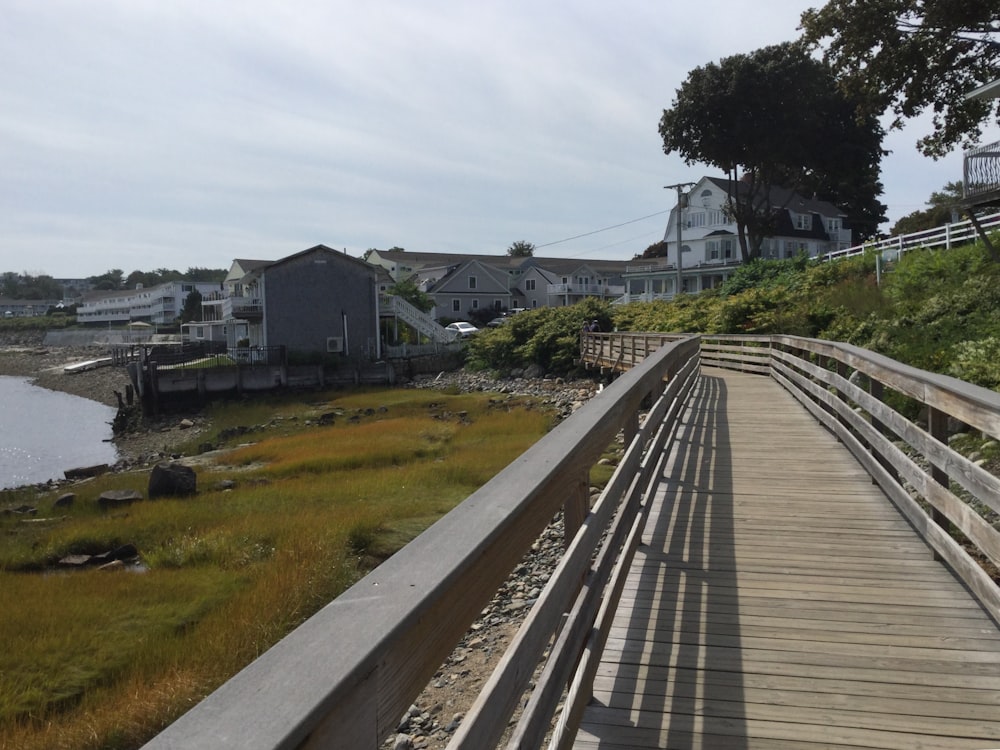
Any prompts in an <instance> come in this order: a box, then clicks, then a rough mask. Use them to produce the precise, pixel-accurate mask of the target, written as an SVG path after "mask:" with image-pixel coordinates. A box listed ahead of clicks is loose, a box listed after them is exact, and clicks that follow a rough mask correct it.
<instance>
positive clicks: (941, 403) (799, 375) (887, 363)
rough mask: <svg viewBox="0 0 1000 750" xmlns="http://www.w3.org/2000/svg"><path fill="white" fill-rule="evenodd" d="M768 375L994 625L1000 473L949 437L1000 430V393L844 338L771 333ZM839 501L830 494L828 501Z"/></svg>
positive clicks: (999, 610)
mask: <svg viewBox="0 0 1000 750" xmlns="http://www.w3.org/2000/svg"><path fill="white" fill-rule="evenodd" d="M771 375H772V377H774V378H775V380H777V381H778V382H779V383H781V384H782V385H784V386H785V387H786V388H787V389H788V390H789V391H790V392H791V393H792V395H793V396H795V398H796V399H798V400H799V401H800V402H801V403H802V405H803V406H805V407H806V408H807V409H808V410H809V411H810V412H811V413H812V414H813V415H814V416H815V417H816V418H817V419H818V420H819V421H820V422H822V423H823V424H824V425H825V426H826V427H827V428H829V429H830V430H831V431H832V432H833V433H834V434H835V435H836V436H837V438H838V439H839V440H840V441H841V442H842V443H843V444H844V445H845V446H846V447H847V448H848V449H849V450H850V451H851V452H852V453H853V454H854V455H855V457H856V458H857V459H858V461H859V462H860V463H861V464H862V465H863V466H864V467H865V468H866V469H867V470H868V472H869V473H870V474H871V475H872V478H873V480H874V481H875V482H877V483H878V485H879V486H880V487H881V488H882V490H883V491H884V492H885V494H886V495H887V496H888V498H889V499H890V500H891V501H892V502H893V503H894V504H895V505H896V506H897V507H898V508H899V510H900V511H901V512H902V513H903V515H904V516H906V518H907V519H908V520H909V522H910V524H911V525H912V526H913V527H914V528H915V529H916V530H917V531H918V532H919V533H920V535H921V536H923V537H924V539H925V540H926V541H927V543H928V544H929V545H930V546H931V547H932V548H933V549H934V551H935V553H936V554H937V555H938V556H939V557H940V558H941V559H942V560H943V561H944V562H945V563H946V564H947V565H948V566H949V567H950V568H951V569H952V571H953V572H954V573H955V574H956V575H957V576H958V577H959V578H960V579H961V580H962V581H963V582H964V583H965V584H966V586H968V588H969V590H970V591H972V592H973V594H975V596H976V597H977V598H978V599H979V601H980V602H981V603H982V605H983V607H984V608H985V609H986V611H987V612H989V613H990V616H991V617H993V619H994V620H996V621H997V622H998V623H1000V588H998V586H997V582H996V581H994V580H993V578H992V577H991V575H990V574H989V573H988V572H986V569H984V565H985V566H991V565H992V566H995V567H1000V531H998V530H997V527H996V526H997V520H998V518H1000V516H998V515H997V514H1000V479H998V478H997V477H996V476H994V475H993V474H990V473H989V472H987V471H986V470H985V469H983V468H982V467H981V466H979V465H978V464H977V463H975V462H974V461H972V460H970V459H968V458H966V457H965V456H963V455H961V454H960V453H958V452H957V451H955V450H953V449H952V448H951V446H950V445H949V436H950V434H951V432H952V431H953V430H955V431H958V430H961V431H968V430H971V431H977V432H979V433H982V434H983V435H984V436H987V437H986V438H985V439H988V438H990V437H992V438H993V439H997V438H1000V394H998V393H996V392H995V391H991V390H988V389H986V388H980V387H979V386H975V385H970V384H969V383H965V382H963V381H961V380H956V379H955V378H951V377H947V376H945V375H936V374H934V373H930V372H926V371H924V370H918V369H917V368H914V367H909V366H907V365H904V364H901V363H899V362H896V361H895V360H892V359H889V358H888V357H883V356H881V355H878V354H874V353H872V352H869V351H867V350H865V349H861V348H858V347H855V346H851V345H849V344H841V343H837V342H831V341H818V340H815V339H804V338H797V337H794V336H772V337H771ZM833 500H834V501H835V499H833Z"/></svg>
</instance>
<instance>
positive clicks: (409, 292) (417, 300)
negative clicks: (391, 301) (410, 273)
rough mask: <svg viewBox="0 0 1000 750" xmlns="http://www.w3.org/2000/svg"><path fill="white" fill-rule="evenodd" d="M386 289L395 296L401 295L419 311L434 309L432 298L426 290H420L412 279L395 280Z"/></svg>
mask: <svg viewBox="0 0 1000 750" xmlns="http://www.w3.org/2000/svg"><path fill="white" fill-rule="evenodd" d="M386 291H387V292H388V293H389V294H391V295H393V296H395V297H402V298H403V299H405V300H406V301H407V302H409V303H410V304H411V305H413V306H414V307H415V308H417V309H418V310H420V311H421V312H430V311H431V310H432V309H434V300H432V299H431V298H430V295H428V294H427V293H426V292H422V291H421V290H420V288H419V287H418V286H417V282H415V281H414V280H413V279H404V280H403V281H397V282H396V283H395V284H393V285H392V286H391V287H389V288H388V289H387V290H386Z"/></svg>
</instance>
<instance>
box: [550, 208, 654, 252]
mask: <svg viewBox="0 0 1000 750" xmlns="http://www.w3.org/2000/svg"><path fill="white" fill-rule="evenodd" d="M671 210H672V209H669V208H668V209H666V210H664V211H657V212H656V213H655V214H649V216H640V217H639V218H638V219H632V220H630V221H623V222H622V223H621V224H615V225H614V226H611V227H604V228H603V229H595V230H594V231H592V232H584V233H583V234H578V235H576V236H575V237H567V238H566V239H564V240H556V241H555V242H546V243H545V244H544V245H535V249H536V250H537V249H539V248H542V247H551V246H552V245H559V244H561V243H563V242H569V241H570V240H578V239H580V238H581V237H590V236H591V235H592V234H600V233H601V232H607V231H608V230H609V229H618V228H619V227H625V226H628V225H629V224H635V223H636V222H639V221H645V220H646V219H652V218H653V217H654V216H661V215H662V214H668V213H670V211H671Z"/></svg>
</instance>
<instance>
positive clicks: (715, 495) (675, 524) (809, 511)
mask: <svg viewBox="0 0 1000 750" xmlns="http://www.w3.org/2000/svg"><path fill="white" fill-rule="evenodd" d="M702 373H703V374H702V379H701V384H700V385H699V391H698V393H697V395H696V396H695V397H694V399H693V410H692V411H691V412H690V413H689V414H688V415H687V417H686V418H685V422H684V426H683V428H682V432H681V434H680V435H679V440H678V441H677V445H676V447H675V448H674V450H673V452H672V454H671V455H670V457H669V461H668V462H667V464H666V468H665V476H664V480H663V482H662V483H661V484H660V486H659V489H658V490H657V492H656V496H655V498H654V499H653V501H652V503H651V510H650V515H649V518H648V520H647V524H646V531H645V533H644V535H643V542H644V546H642V547H640V549H639V551H638V553H637V554H636V558H635V562H634V563H633V566H632V570H631V573H630V577H629V581H628V584H627V588H626V591H625V594H624V596H623V598H622V602H621V606H620V607H619V610H618V616H617V620H616V622H615V625H614V627H613V630H612V632H611V634H610V637H609V640H608V645H607V648H606V650H605V653H604V659H603V661H602V664H601V667H600V670H599V673H598V676H597V679H596V681H595V685H594V698H593V700H592V701H591V704H590V706H589V707H588V708H587V711H586V714H585V716H584V719H583V724H582V726H581V728H580V731H579V733H578V736H577V740H576V744H575V747H576V748H580V749H581V750H591V749H592V748H615V749H616V750H618V749H620V750H625V749H626V748H628V749H630V750H634V749H637V748H706V749H708V748H712V749H715V748H719V749H722V750H728V749H730V748H746V749H748V750H757V749H758V748H759V749H761V750H764V749H766V750H784V749H785V748H807V749H810V750H811V749H815V748H925V749H926V748H975V749H977V750H983V749H985V748H1000V632H998V629H997V627H996V625H995V624H994V623H993V621H992V620H991V619H990V618H989V617H987V615H986V614H985V613H984V612H983V610H982V609H981V608H980V607H979V606H978V604H977V603H976V602H975V601H974V600H973V598H972V597H971V596H970V595H969V594H968V593H967V591H966V589H965V588H964V587H963V586H962V585H961V584H960V583H958V582H957V581H956V579H954V578H953V577H952V576H951V574H950V573H949V572H948V571H947V570H946V569H945V568H944V567H943V566H942V565H941V564H940V563H938V562H935V561H934V559H933V556H932V554H931V553H930V552H929V550H928V548H927V547H926V546H925V545H924V543H923V542H922V541H921V540H920V539H919V537H918V536H917V535H916V534H915V533H914V532H913V531H912V530H911V528H910V527H909V526H908V525H907V523H906V522H905V521H904V520H903V519H902V517H901V516H900V515H899V514H898V513H897V512H896V511H895V509H894V508H893V506H892V505H891V504H890V503H889V502H888V500H887V499H886V498H885V496H884V495H883V494H882V493H881V491H880V490H879V489H878V488H877V487H876V486H874V485H873V484H872V483H871V480H870V478H869V476H868V475H867V474H866V473H865V472H864V471H863V470H862V469H861V467H860V466H859V465H858V464H857V462H856V461H855V460H854V459H853V458H852V457H851V455H850V454H849V453H848V452H847V451H846V450H845V449H844V448H843V447H842V446H840V445H839V444H838V443H837V441H836V439H835V438H834V437H833V436H832V435H831V434H830V433H829V432H827V431H826V430H824V429H823V428H822V427H820V426H819V425H818V424H817V423H816V421H815V420H814V419H813V418H812V417H811V416H810V415H809V414H808V412H807V411H806V410H805V409H803V408H802V407H801V406H800V405H799V404H798V403H797V402H796V401H795V400H794V399H793V398H792V397H791V396H790V395H788V394H787V393H786V392H785V391H784V390H783V389H782V388H781V386H779V385H778V384H776V383H775V382H774V381H773V380H771V379H770V378H766V377H759V376H753V375H743V374H737V373H729V372H724V371H720V370H710V369H704V370H703V371H702Z"/></svg>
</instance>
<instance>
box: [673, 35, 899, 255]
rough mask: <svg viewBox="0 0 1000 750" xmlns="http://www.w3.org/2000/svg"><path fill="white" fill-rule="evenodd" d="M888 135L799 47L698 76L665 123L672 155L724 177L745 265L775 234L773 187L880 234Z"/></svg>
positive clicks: (730, 60)
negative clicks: (843, 212) (831, 207)
mask: <svg viewBox="0 0 1000 750" xmlns="http://www.w3.org/2000/svg"><path fill="white" fill-rule="evenodd" d="M790 92H793V93H794V96H793V97H792V99H790ZM790 101H794V106H790V105H789V102H790ZM883 135H884V132H883V130H882V128H881V126H880V125H879V124H878V120H877V119H876V118H875V117H873V116H868V117H862V118H858V117H857V116H856V106H855V105H854V104H853V103H852V102H851V101H850V100H849V99H848V98H846V97H845V96H844V95H843V93H841V91H840V90H839V88H838V87H837V86H836V82H835V80H834V78H833V75H832V73H831V72H830V69H829V68H828V67H827V66H826V65H824V64H823V63H822V62H820V61H818V60H815V59H813V58H812V57H810V56H809V54H808V52H807V51H806V49H805V47H804V46H803V45H801V44H795V43H785V44H780V45H774V46H770V47H764V48H762V49H759V50H756V51H755V52H751V53H749V54H740V55H734V56H732V57H727V58H723V59H722V60H721V61H720V62H719V63H709V64H708V65H705V66H703V67H700V68H696V69H695V70H693V71H691V72H690V73H689V74H688V77H687V79H686V80H685V81H684V83H683V84H682V85H681V87H680V88H679V89H678V90H677V95H676V98H675V99H674V102H673V104H672V106H671V108H670V109H667V110H664V112H663V117H662V118H661V120H660V136H661V137H662V138H663V150H664V152H665V153H667V154H670V153H677V154H679V155H680V156H681V157H683V158H684V160H685V162H686V163H687V164H694V163H696V162H697V163H703V164H710V165H712V166H714V167H717V168H719V169H722V170H724V171H725V172H726V175H727V176H728V178H729V207H728V208H729V212H730V215H731V218H732V219H733V221H734V222H735V223H736V225H737V233H738V236H739V242H740V251H741V253H742V255H743V260H744V261H749V260H751V259H753V258H757V257H759V256H760V247H761V243H762V242H763V240H764V239H765V238H766V237H768V236H770V235H772V234H773V231H774V229H775V226H776V219H777V214H776V212H775V200H774V196H773V195H772V190H771V189H772V188H773V187H784V188H788V189H789V190H792V191H798V192H803V193H805V194H807V195H812V194H816V197H818V198H821V199H823V200H827V201H830V202H832V203H834V204H837V205H839V206H843V207H845V208H850V209H851V210H852V214H853V215H852V218H855V219H856V220H860V221H863V222H866V223H868V224H873V225H875V226H877V224H878V222H879V221H881V220H882V213H883V212H884V210H885V207H884V206H883V205H882V204H881V203H879V202H878V200H877V196H878V195H879V194H880V193H881V191H882V185H881V183H880V182H879V180H878V172H879V165H880V162H881V158H882V155H883V153H884V152H883V150H882V136H883Z"/></svg>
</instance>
